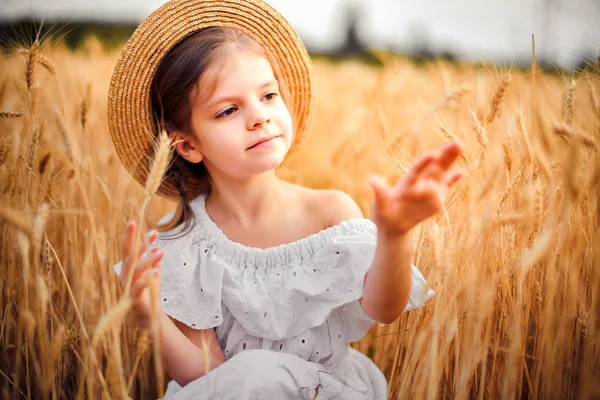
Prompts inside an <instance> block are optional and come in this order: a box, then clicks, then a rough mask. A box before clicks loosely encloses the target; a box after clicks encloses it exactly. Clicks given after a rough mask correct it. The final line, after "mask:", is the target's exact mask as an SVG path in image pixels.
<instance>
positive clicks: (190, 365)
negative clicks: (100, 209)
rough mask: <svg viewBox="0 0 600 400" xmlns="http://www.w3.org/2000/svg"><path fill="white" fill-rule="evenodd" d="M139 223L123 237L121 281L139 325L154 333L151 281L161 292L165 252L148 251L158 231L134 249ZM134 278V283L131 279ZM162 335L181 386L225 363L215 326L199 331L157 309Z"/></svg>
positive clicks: (168, 365)
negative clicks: (161, 268) (162, 264)
mask: <svg viewBox="0 0 600 400" xmlns="http://www.w3.org/2000/svg"><path fill="white" fill-rule="evenodd" d="M136 229H137V228H136V226H135V223H133V222H132V221H130V222H129V223H128V224H127V229H126V232H125V239H124V240H123V263H122V271H121V273H120V274H119V281H120V283H121V286H122V287H123V288H124V292H125V294H124V295H126V296H129V297H130V298H131V300H132V301H133V309H134V311H135V314H136V319H137V323H138V326H139V327H140V328H141V329H142V330H145V331H148V332H149V333H150V339H151V340H156V338H155V337H153V336H154V329H152V327H153V316H152V314H153V313H152V303H153V302H152V297H151V296H152V295H151V291H150V287H149V284H150V280H153V281H154V285H155V286H156V289H157V290H156V293H160V284H161V271H160V267H161V265H160V261H161V259H162V257H163V256H164V254H165V252H164V250H163V249H161V248H159V247H155V248H154V249H152V250H151V251H150V252H148V253H147V254H146V253H145V252H146V249H147V248H148V246H149V245H150V243H152V242H153V241H154V240H156V238H157V236H158V232H156V231H155V230H153V231H151V232H149V233H148V236H147V238H145V239H142V240H140V244H139V245H138V246H139V247H138V249H139V251H137V252H136V251H134V243H135V235H136ZM128 278H131V282H132V283H131V285H130V286H127V280H128ZM156 318H157V323H158V330H159V332H160V337H159V338H158V340H159V342H160V357H161V360H162V362H163V364H164V366H165V369H166V371H167V373H168V374H169V376H170V377H171V378H173V379H174V380H175V381H176V382H177V383H179V384H180V385H181V386H185V385H186V384H187V383H189V382H191V381H193V380H195V379H197V378H199V377H201V376H202V375H204V374H205V373H207V372H208V371H210V370H212V369H214V368H216V367H218V366H219V365H221V364H222V363H223V362H224V356H223V352H222V350H221V347H220V346H219V343H218V341H217V335H216V333H215V331H214V329H205V330H196V329H192V328H190V327H188V326H187V325H185V324H183V323H181V322H179V321H175V322H173V321H171V319H170V318H169V317H168V316H167V314H166V313H165V312H164V310H163V309H162V308H160V307H158V310H157V312H156Z"/></svg>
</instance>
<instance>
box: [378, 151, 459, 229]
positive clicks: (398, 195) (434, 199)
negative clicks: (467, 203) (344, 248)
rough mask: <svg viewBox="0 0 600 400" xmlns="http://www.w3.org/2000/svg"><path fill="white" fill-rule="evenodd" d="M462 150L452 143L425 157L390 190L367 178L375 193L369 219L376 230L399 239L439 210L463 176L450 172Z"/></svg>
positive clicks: (382, 184) (456, 172)
mask: <svg viewBox="0 0 600 400" xmlns="http://www.w3.org/2000/svg"><path fill="white" fill-rule="evenodd" d="M462 151H463V150H462V147H461V145H460V144H458V143H456V142H454V143H450V144H448V145H446V146H444V147H442V148H441V149H438V150H434V151H432V152H429V153H427V154H425V155H424V156H423V157H421V159H420V160H418V161H417V162H416V163H415V164H414V165H413V166H412V168H411V169H410V170H409V171H408V174H407V175H406V177H404V179H401V180H400V181H398V182H397V183H396V184H395V185H394V186H393V187H391V188H390V187H388V186H387V185H386V184H385V183H382V182H380V181H378V180H375V179H370V181H369V183H370V185H371V187H372V188H373V191H374V192H375V203H374V206H373V212H372V218H373V221H374V222H375V224H376V225H377V228H378V230H379V231H380V232H381V233H383V234H386V235H388V236H401V235H404V234H406V233H408V232H409V231H410V230H411V229H412V228H414V227H415V226H416V225H417V224H419V223H420V222H422V221H424V220H425V219H427V218H429V217H430V216H432V215H433V214H435V213H436V212H438V211H439V210H440V209H442V207H443V206H444V203H445V202H446V196H447V194H448V189H449V188H450V187H451V186H452V185H453V184H454V183H456V182H457V181H458V180H459V179H460V178H461V177H462V176H463V172H462V171H450V167H451V166H452V164H453V163H454V162H455V161H456V159H457V158H458V157H459V156H460V155H461V154H462Z"/></svg>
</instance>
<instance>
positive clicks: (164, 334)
mask: <svg viewBox="0 0 600 400" xmlns="http://www.w3.org/2000/svg"><path fill="white" fill-rule="evenodd" d="M159 324H160V332H161V335H160V356H161V360H162V362H163V366H164V368H165V370H166V371H167V374H168V375H169V376H170V377H171V378H172V379H173V380H175V382H177V383H178V384H179V385H181V386H185V385H186V384H188V383H189V382H191V381H193V380H195V379H197V378H199V377H201V376H203V375H204V374H206V373H207V372H208V371H211V370H213V369H214V368H216V367H218V366H219V365H221V364H222V363H223V362H224V359H223V353H222V351H221V348H220V346H219V343H218V342H217V340H216V335H214V334H212V335H210V334H208V333H206V349H205V348H203V347H201V346H200V345H199V344H196V343H194V342H193V341H192V340H190V339H189V338H188V337H187V336H186V335H184V334H183V332H182V331H181V330H180V329H179V328H178V327H177V326H176V325H175V324H174V323H173V321H171V319H170V318H169V317H168V316H167V315H166V314H165V313H164V312H163V311H162V310H161V312H160V313H159ZM207 356H208V370H207V362H206V361H207Z"/></svg>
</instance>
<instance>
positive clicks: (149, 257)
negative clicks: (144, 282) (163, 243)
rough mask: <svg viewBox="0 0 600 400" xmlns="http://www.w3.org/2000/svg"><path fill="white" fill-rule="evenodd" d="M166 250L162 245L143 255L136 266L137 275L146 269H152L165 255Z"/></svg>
mask: <svg viewBox="0 0 600 400" xmlns="http://www.w3.org/2000/svg"><path fill="white" fill-rule="evenodd" d="M164 255H165V251H164V250H163V249H161V248H160V247H155V248H153V249H152V250H151V251H150V252H149V253H148V254H145V255H144V256H143V257H141V258H140V259H139V261H138V263H137V265H136V267H135V275H137V276H139V275H141V274H142V273H143V272H144V271H146V270H148V269H150V267H152V266H154V264H156V263H160V260H161V259H162V258H163V257H164Z"/></svg>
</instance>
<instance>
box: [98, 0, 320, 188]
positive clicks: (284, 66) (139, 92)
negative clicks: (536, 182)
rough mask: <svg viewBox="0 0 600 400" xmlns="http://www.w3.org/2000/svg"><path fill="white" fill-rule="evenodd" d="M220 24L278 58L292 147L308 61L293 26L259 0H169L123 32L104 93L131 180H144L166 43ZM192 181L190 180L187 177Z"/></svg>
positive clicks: (310, 99)
mask: <svg viewBox="0 0 600 400" xmlns="http://www.w3.org/2000/svg"><path fill="white" fill-rule="evenodd" d="M214 26H222V27H232V28H238V29H241V30H242V31H243V32H244V33H246V34H247V35H248V36H250V37H251V38H252V39H254V40H256V41H257V42H258V43H259V44H261V45H262V46H263V47H264V48H265V49H266V50H267V51H268V52H269V53H270V54H271V55H272V57H274V58H275V60H276V62H278V66H279V69H280V72H281V75H282V78H283V79H284V81H285V84H286V85H287V87H288V90H289V93H290V102H289V103H291V104H288V106H289V107H290V114H291V116H292V118H293V120H294V124H295V129H296V131H295V138H294V142H293V144H292V150H293V149H294V148H296V147H297V146H298V144H299V143H300V142H301V140H302V139H303V137H304V134H305V132H306V130H307V129H308V127H309V125H310V122H311V120H312V115H313V111H314V102H315V100H314V93H313V84H314V83H313V76H312V64H311V60H310V57H309V55H308V52H307V51H306V48H305V46H304V45H303V44H302V42H301V40H300V38H299V37H298V35H297V33H296V32H295V30H294V29H293V27H292V26H291V25H290V24H289V23H288V21H286V19H285V18H284V17H283V16H282V15H281V14H279V12H277V11H276V10H275V9H273V8H272V7H271V6H269V5H268V4H266V3H265V2H264V1H261V0H243V1H242V0H220V1H213V0H172V1H169V2H167V3H165V4H164V5H163V6H161V7H160V8H158V9H157V10H156V11H154V12H153V13H152V14H151V15H150V16H149V17H148V18H146V19H145V20H144V21H143V22H142V23H141V24H140V25H139V26H138V28H137V29H136V30H135V32H134V33H133V34H132V36H131V37H130V38H129V40H128V41H127V43H126V44H125V47H124V48H123V50H122V51H121V54H120V57H119V59H118V60H117V63H116V65H115V68H114V72H113V75H112V78H111V81H110V88H109V93H108V124H109V131H110V135H111V138H112V140H113V143H114V146H115V149H116V152H117V155H118V156H119V158H120V159H121V161H122V162H123V164H124V165H125V167H126V168H127V170H128V171H129V172H130V173H131V175H132V176H133V177H134V179H135V180H136V181H138V182H139V183H140V184H141V185H145V182H146V178H147V176H148V172H149V162H148V159H149V157H151V156H152V154H150V153H149V152H150V150H151V149H152V148H153V146H152V144H153V142H154V140H155V137H156V133H157V132H156V131H157V124H156V120H155V119H154V115H153V112H152V103H151V93H150V86H151V83H152V80H153V78H154V74H155V72H156V70H157V68H158V66H159V65H160V62H161V61H162V60H163V58H164V57H165V56H166V55H167V53H168V52H169V51H170V49H171V48H172V47H173V46H174V45H176V44H177V43H178V42H180V41H181V40H183V39H184V38H185V37H187V36H189V35H190V34H192V33H194V32H197V31H198V30H200V29H204V28H208V27H214ZM191 184H192V186H194V185H193V183H191ZM157 193H158V194H160V195H163V196H165V197H168V198H171V199H177V198H179V192H178V190H177V189H176V188H174V187H173V186H172V185H170V184H169V183H168V182H163V183H162V184H161V185H160V187H159V189H158V192H157Z"/></svg>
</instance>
